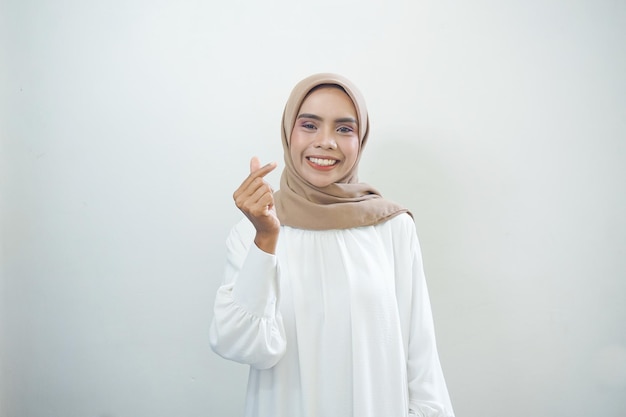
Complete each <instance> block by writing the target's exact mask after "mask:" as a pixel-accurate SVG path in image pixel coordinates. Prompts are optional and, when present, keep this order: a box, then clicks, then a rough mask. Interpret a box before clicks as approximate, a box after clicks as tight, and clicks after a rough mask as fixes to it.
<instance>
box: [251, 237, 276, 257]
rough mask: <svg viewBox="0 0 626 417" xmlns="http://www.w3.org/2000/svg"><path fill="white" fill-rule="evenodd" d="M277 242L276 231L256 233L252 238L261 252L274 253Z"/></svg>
mask: <svg viewBox="0 0 626 417" xmlns="http://www.w3.org/2000/svg"><path fill="white" fill-rule="evenodd" d="M277 243H278V232H277V233H258V232H257V234H256V236H255V238H254V244H255V245H257V247H258V248H259V249H261V250H262V251H263V252H267V253H270V254H272V255H273V254H275V253H276V244H277Z"/></svg>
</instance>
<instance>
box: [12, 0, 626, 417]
mask: <svg viewBox="0 0 626 417" xmlns="http://www.w3.org/2000/svg"><path fill="white" fill-rule="evenodd" d="M0 7H1V9H0V42H2V44H1V45H0V46H1V48H2V49H1V54H2V55H0V82H1V84H0V88H1V90H0V97H1V102H0V105H1V108H0V110H1V113H0V117H1V119H0V135H1V138H2V142H1V146H2V148H1V152H2V153H1V159H0V164H1V165H0V178H1V181H2V183H1V185H2V189H1V192H2V194H1V198H2V202H1V206H0V207H1V215H2V252H1V261H2V280H1V286H0V291H1V296H2V299H1V309H2V310H1V320H0V323H1V326H2V327H1V331H2V334H1V344H0V347H1V349H2V350H1V351H0V354H1V359H2V361H1V377H2V379H1V381H0V383H1V387H0V388H1V394H2V396H1V397H0V416H2V417H160V416H163V417H174V416H176V417H178V416H180V417H200V416H203V417H205V416H211V417H213V416H219V417H221V416H224V417H230V416H233V417H234V416H239V415H241V412H242V409H243V398H244V394H245V384H246V377H247V369H246V367H245V366H243V365H238V364H235V363H231V362H228V361H226V360H223V359H221V358H220V357H218V356H217V355H215V354H214V353H213V352H212V351H211V350H210V348H209V344H208V336H207V334H208V326H209V322H210V319H211V315H212V312H211V308H212V303H213V297H214V294H215V291H216V289H217V286H218V285H219V283H220V281H221V272H222V267H223V258H224V239H225V237H226V234H227V233H228V230H229V228H230V227H231V225H232V224H233V223H234V222H236V221H237V220H238V219H239V217H240V214H239V213H238V212H237V210H236V208H235V207H234V205H233V203H232V197H231V196H232V192H233V191H234V189H235V188H236V186H237V185H238V184H239V183H240V182H241V180H242V179H243V177H244V176H245V175H246V174H247V170H248V161H249V158H250V157H251V156H252V155H259V156H260V157H261V159H262V162H268V161H269V160H276V161H279V163H280V168H282V166H283V164H282V149H281V146H280V136H279V129H280V117H281V113H282V109H283V105H284V103H285V100H286V99H287V96H288V94H289V92H290V90H291V88H292V87H293V85H294V84H295V83H296V82H297V81H299V80H300V79H301V78H303V77H305V76H307V75H309V74H311V73H314V72H321V71H332V72H338V73H341V74H343V75H345V76H347V77H348V78H350V79H352V80H353V81H354V82H355V83H356V84H357V85H358V86H359V87H360V88H361V90H362V91H363V93H364V95H365V97H366V98H367V100H368V103H369V108H370V117H371V124H372V130H371V136H370V144H369V145H368V147H367V148H366V149H365V151H366V152H365V155H364V157H363V163H362V166H361V179H362V180H364V181H367V182H370V183H372V184H374V185H375V186H377V187H378V188H379V189H380V190H381V191H382V192H383V194H384V195H386V196H387V197H389V198H391V199H393V200H397V201H399V202H402V203H404V204H405V205H407V206H409V207H410V208H411V210H412V211H413V213H414V215H415V219H416V225H417V229H418V233H419V235H420V238H421V242H422V246H423V251H424V259H425V265H426V272H427V278H428V283H429V286H430V291H431V298H432V303H433V310H434V314H435V320H436V328H437V335H438V342H439V351H440V355H441V360H442V363H443V366H444V372H445V374H446V378H447V380H448V385H449V389H450V393H451V396H452V400H453V403H454V405H455V409H456V412H457V415H458V416H459V417H461V416H463V417H491V416H493V417H503V416H507V417H522V416H529V415H532V416H541V417H554V416H568V417H578V416H580V417H582V416H590V415H592V416H604V417H623V416H624V415H626V396H625V395H624V392H625V391H626V331H625V328H626V327H625V322H626V320H625V319H626V307H625V306H626V302H625V301H626V220H625V214H626V186H625V180H626V47H625V46H624V45H626V25H625V24H624V22H625V21H626V3H625V2H624V1H622V0H613V1H610V0H593V1H592V0H586V1H582V0H578V1H576V0H544V1H538V0H537V1H535V0H530V1H529V0H510V1H495V0H491V1H490V0H482V1H460V0H439V1H434V0H424V1H399V0H378V1H327V0H320V1H314V2H297V1H291V0H289V1H288V0H282V1H280V0H276V1H271V0H270V1H266V2H257V1H252V0H241V1H221V2H217V1H213V0H205V1H199V0H176V1H174V0H156V1H147V0H145V1H141V0H109V1H99V2H95V1H84V0H60V1H51V0H3V1H1V2H0ZM278 178H279V174H278V173H273V174H272V176H270V178H269V179H270V181H271V182H272V183H273V184H275V185H278ZM328 383H332V381H328ZM321 417H325V416H321ZM381 417H383V416H381ZM384 417H387V416H384Z"/></svg>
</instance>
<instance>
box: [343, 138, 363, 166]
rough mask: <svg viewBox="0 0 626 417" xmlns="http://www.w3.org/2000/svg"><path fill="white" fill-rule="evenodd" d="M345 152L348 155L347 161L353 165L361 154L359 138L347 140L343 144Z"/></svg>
mask: <svg viewBox="0 0 626 417" xmlns="http://www.w3.org/2000/svg"><path fill="white" fill-rule="evenodd" d="M343 154H344V156H345V157H346V162H348V165H349V166H350V167H352V166H353V165H354V164H355V163H356V160H357V158H358V156H359V139H358V138H354V139H351V140H350V141H347V142H346V143H345V144H344V146H343Z"/></svg>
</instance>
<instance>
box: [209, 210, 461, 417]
mask: <svg viewBox="0 0 626 417" xmlns="http://www.w3.org/2000/svg"><path fill="white" fill-rule="evenodd" d="M254 235H255V231H254V227H253V226H252V224H251V223H250V222H249V221H248V220H247V219H243V220H242V221H241V222H239V223H238V224H237V225H236V226H235V227H234V228H233V229H232V231H231V233H230V236H229V238H228V240H227V264H226V272H225V279H224V282H223V284H222V286H221V287H220V288H219V290H218V292H217V296H216V299H215V309H214V317H213V321H212V323H211V328H210V342H211V347H212V348H213V350H214V351H215V352H217V353H218V354H219V355H221V356H223V357H224V358H227V359H231V360H234V361H237V362H240V363H245V364H248V365H250V376H249V381H248V392H247V401H246V412H245V416H246V417H349V416H355V417H402V416H408V415H413V414H414V415H417V416H423V417H435V416H437V417H453V416H454V414H453V411H452V406H451V404H450V398H449V396H448V390H447V388H446V383H445V381H444V377H443V373H442V370H441V365H440V363H439V357H438V354H437V347H436V343H435V333H434V328H433V319H432V313H431V307H430V301H429V297H428V290H427V288H426V280H425V278H424V273H423V268H422V259H421V253H420V248H419V242H418V239H417V235H416V233H415V224H414V223H413V220H412V219H411V218H410V216H408V215H407V214H402V215H399V216H396V217H394V218H392V219H391V220H389V221H387V222H384V223H382V224H378V225H375V226H367V227H358V228H353V229H345V230H324V231H312V230H302V229H295V228H292V227H287V226H282V227H281V231H280V237H279V241H278V246H277V249H276V255H271V254H268V253H266V252H263V251H261V250H260V249H258V248H257V247H256V245H254V244H253V240H254Z"/></svg>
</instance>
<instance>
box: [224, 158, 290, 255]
mask: <svg viewBox="0 0 626 417" xmlns="http://www.w3.org/2000/svg"><path fill="white" fill-rule="evenodd" d="M276 166H277V164H276V162H270V163H269V164H266V165H264V166H261V162H260V161H259V158H257V157H256V156H255V157H253V158H252V159H251V160H250V175H248V177H247V178H246V179H245V180H244V181H243V182H242V183H241V185H240V186H239V188H237V190H236V191H235V193H234V194H233V198H234V200H235V204H236V205H237V207H238V208H239V210H241V211H242V212H243V214H244V215H245V216H246V217H247V218H248V219H249V220H250V222H252V224H253V225H254V228H255V229H256V237H255V239H254V243H255V244H256V245H257V246H258V247H259V249H261V250H263V251H265V252H267V253H274V252H275V251H276V242H277V241H278V233H279V232H280V221H279V220H278V217H277V216H276V210H275V208H274V191H273V190H272V187H271V186H270V185H269V184H268V183H267V181H265V180H264V179H263V178H264V177H265V176H266V175H267V174H269V173H270V172H272V171H273V170H274V169H275V168H276Z"/></svg>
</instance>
